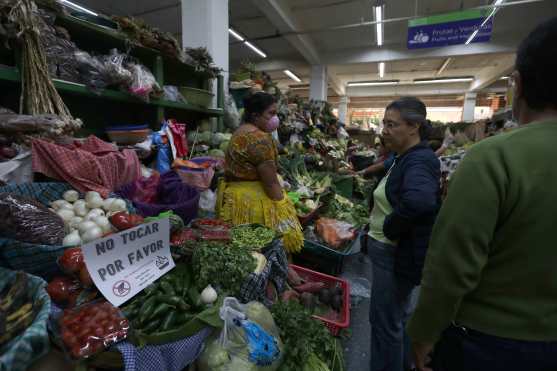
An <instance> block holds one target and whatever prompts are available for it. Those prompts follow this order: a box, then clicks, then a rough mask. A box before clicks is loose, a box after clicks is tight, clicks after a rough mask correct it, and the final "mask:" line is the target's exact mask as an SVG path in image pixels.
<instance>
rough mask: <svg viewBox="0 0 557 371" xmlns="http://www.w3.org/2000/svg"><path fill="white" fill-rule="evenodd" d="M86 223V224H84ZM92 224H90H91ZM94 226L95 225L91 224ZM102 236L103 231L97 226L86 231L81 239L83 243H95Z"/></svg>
mask: <svg viewBox="0 0 557 371" xmlns="http://www.w3.org/2000/svg"><path fill="white" fill-rule="evenodd" d="M86 223H87V222H86ZM91 223H92V222H91ZM93 224H95V223H93ZM102 236H103V231H102V229H100V228H99V227H97V225H95V226H94V227H93V228H91V229H88V230H86V231H85V232H84V233H83V234H82V235H81V237H82V239H83V242H84V243H87V242H91V241H95V240H97V239H99V238H101V237H102Z"/></svg>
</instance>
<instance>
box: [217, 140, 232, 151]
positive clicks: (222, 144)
mask: <svg viewBox="0 0 557 371" xmlns="http://www.w3.org/2000/svg"><path fill="white" fill-rule="evenodd" d="M228 143H230V141H228V140H226V141H224V142H222V143H221V144H220V145H219V149H220V150H221V151H223V152H226V150H227V149H228Z"/></svg>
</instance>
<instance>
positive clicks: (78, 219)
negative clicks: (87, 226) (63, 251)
mask: <svg viewBox="0 0 557 371" xmlns="http://www.w3.org/2000/svg"><path fill="white" fill-rule="evenodd" d="M82 221H83V218H82V217H81V216H74V217H73V218H71V219H70V220H69V222H68V226H69V227H70V228H72V229H77V227H78V226H79V224H80V223H81V222H82Z"/></svg>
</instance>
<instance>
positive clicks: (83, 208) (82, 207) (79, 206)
mask: <svg viewBox="0 0 557 371" xmlns="http://www.w3.org/2000/svg"><path fill="white" fill-rule="evenodd" d="M73 210H74V212H75V215H78V216H85V215H87V212H88V211H89V209H87V205H86V204H85V201H82V202H79V201H76V203H75V204H74V205H73Z"/></svg>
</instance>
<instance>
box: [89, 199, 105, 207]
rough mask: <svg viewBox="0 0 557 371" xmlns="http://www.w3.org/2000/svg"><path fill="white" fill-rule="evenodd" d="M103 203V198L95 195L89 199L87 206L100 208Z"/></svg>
mask: <svg viewBox="0 0 557 371" xmlns="http://www.w3.org/2000/svg"><path fill="white" fill-rule="evenodd" d="M102 205H103V199H102V198H100V197H93V198H91V199H89V200H88V201H87V207H88V208H89V209H98V208H99V207H102Z"/></svg>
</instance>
